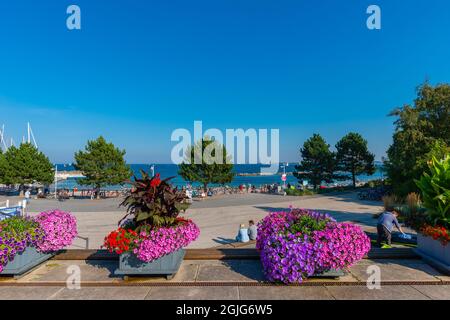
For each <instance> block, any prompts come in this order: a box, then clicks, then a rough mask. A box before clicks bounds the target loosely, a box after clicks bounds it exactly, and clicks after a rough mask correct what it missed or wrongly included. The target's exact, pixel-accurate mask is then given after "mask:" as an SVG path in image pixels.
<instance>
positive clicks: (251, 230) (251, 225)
mask: <svg viewBox="0 0 450 320" xmlns="http://www.w3.org/2000/svg"><path fill="white" fill-rule="evenodd" d="M257 234H258V229H257V228H256V226H255V221H253V220H250V221H249V222H248V237H249V238H250V240H256V236H257Z"/></svg>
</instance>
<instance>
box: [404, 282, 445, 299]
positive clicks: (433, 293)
mask: <svg viewBox="0 0 450 320" xmlns="http://www.w3.org/2000/svg"><path fill="white" fill-rule="evenodd" d="M412 287H413V288H414V289H416V290H417V291H420V292H421V293H423V294H424V295H426V296H428V297H430V298H431V299H433V300H450V285H436V286H435V285H420V286H412Z"/></svg>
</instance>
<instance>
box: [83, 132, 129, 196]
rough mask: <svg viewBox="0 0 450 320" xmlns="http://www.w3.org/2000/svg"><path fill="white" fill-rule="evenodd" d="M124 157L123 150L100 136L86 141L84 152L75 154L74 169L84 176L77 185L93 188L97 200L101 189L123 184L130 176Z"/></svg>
mask: <svg viewBox="0 0 450 320" xmlns="http://www.w3.org/2000/svg"><path fill="white" fill-rule="evenodd" d="M124 155H125V150H120V149H118V148H116V147H115V146H114V144H112V143H108V142H106V140H105V139H104V138H103V137H102V136H100V137H99V138H97V139H96V140H91V141H88V142H87V145H86V147H85V151H78V152H76V153H75V161H76V162H75V168H76V169H77V170H80V171H81V172H82V173H83V175H84V178H82V179H80V181H79V183H80V184H81V185H91V186H94V188H95V190H94V191H95V196H96V197H97V198H98V197H99V196H100V189H101V188H102V187H105V186H108V185H116V184H123V183H124V182H125V181H126V180H128V179H129V178H130V177H131V174H132V172H131V169H130V167H129V166H128V165H127V164H126V163H125V159H124Z"/></svg>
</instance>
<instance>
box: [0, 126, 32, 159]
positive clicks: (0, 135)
mask: <svg viewBox="0 0 450 320" xmlns="http://www.w3.org/2000/svg"><path fill="white" fill-rule="evenodd" d="M6 141H7V139H6V135H5V125H4V124H3V125H2V129H1V131H0V148H2V149H3V151H4V152H5V151H7V150H8V144H7V142H6ZM22 142H27V143H32V144H34V146H35V147H36V148H37V147H38V145H37V142H36V138H35V137H34V133H33V129H31V125H30V123H29V122H28V123H27V139H25V136H22ZM13 145H14V140H13V138H12V137H11V138H10V139H9V147H11V146H13Z"/></svg>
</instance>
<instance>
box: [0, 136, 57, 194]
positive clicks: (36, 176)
mask: <svg viewBox="0 0 450 320" xmlns="http://www.w3.org/2000/svg"><path fill="white" fill-rule="evenodd" d="M53 178H54V173H53V165H52V163H51V162H50V160H49V159H48V158H47V156H46V155H45V154H43V153H42V152H40V151H39V150H38V149H37V148H36V147H35V146H33V145H32V144H31V143H22V144H21V145H20V146H19V147H18V148H17V147H15V146H11V147H10V148H8V150H7V151H6V152H5V153H4V154H2V155H0V179H1V182H2V183H3V184H6V185H16V184H18V185H20V190H22V189H23V186H24V185H25V184H32V183H42V184H50V183H52V181H53Z"/></svg>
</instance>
